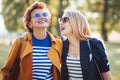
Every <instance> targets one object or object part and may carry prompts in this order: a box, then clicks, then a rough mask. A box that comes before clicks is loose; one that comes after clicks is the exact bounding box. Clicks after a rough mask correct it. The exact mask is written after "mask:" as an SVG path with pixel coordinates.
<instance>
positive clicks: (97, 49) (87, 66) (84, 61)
mask: <svg viewBox="0 0 120 80" xmlns="http://www.w3.org/2000/svg"><path fill="white" fill-rule="evenodd" d="M68 45H69V41H68V40H65V41H63V54H62V68H61V71H62V80H68V72H67V71H68V70H67V65H66V57H67V53H68V49H69V46H68ZM90 45H91V49H92V54H93V58H92V60H90V57H89V56H90V55H89V54H90V50H89V47H88V44H87V41H81V42H80V59H81V67H82V73H83V80H101V78H100V75H99V72H98V69H97V67H96V65H95V63H94V61H93V60H94V59H95V60H96V61H97V64H98V66H99V69H100V71H101V72H107V71H109V70H110V69H109V64H108V60H107V56H106V52H105V48H104V46H103V44H102V42H101V41H100V40H98V39H96V38H91V39H90Z"/></svg>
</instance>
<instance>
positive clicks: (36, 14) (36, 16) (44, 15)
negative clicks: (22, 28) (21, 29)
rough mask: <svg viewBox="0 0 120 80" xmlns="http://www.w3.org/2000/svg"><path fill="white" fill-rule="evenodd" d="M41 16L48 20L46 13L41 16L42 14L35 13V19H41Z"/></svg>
mask: <svg viewBox="0 0 120 80" xmlns="http://www.w3.org/2000/svg"><path fill="white" fill-rule="evenodd" d="M41 16H43V17H45V18H47V17H48V13H46V12H44V13H42V14H40V13H35V14H34V18H37V19H38V18H41Z"/></svg>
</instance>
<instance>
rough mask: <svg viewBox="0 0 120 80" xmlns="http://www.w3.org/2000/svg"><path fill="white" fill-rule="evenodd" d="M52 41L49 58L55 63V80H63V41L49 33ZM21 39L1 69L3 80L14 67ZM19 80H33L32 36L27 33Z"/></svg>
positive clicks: (15, 43)
mask: <svg viewBox="0 0 120 80" xmlns="http://www.w3.org/2000/svg"><path fill="white" fill-rule="evenodd" d="M48 35H49V36H50V39H51V43H52V45H51V48H50V50H49V51H48V57H49V59H50V60H51V61H52V63H53V76H54V80H61V75H60V65H61V54H62V41H61V40H60V39H59V38H58V37H55V36H53V35H52V34H51V33H49V32H48ZM19 43H20V38H17V39H16V40H15V41H14V43H13V45H12V47H11V49H10V54H9V56H8V59H7V61H6V64H5V66H4V67H3V68H2V69H1V74H2V80H5V79H3V78H4V76H5V74H6V72H7V70H8V69H9V68H10V67H11V66H12V65H13V63H14V60H15V57H16V52H17V50H18V47H19ZM18 80H32V34H31V33H27V34H25V35H24V36H23V47H22V52H21V54H20V72H19V77H18Z"/></svg>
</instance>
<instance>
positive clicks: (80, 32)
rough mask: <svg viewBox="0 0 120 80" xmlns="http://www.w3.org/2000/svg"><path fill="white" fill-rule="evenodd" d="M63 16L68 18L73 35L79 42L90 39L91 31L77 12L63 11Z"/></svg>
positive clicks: (85, 20)
mask: <svg viewBox="0 0 120 80" xmlns="http://www.w3.org/2000/svg"><path fill="white" fill-rule="evenodd" d="M64 14H65V15H66V16H67V17H69V20H70V24H71V28H72V32H73V35H75V36H76V37H77V38H78V39H79V40H86V39H87V38H90V37H91V30H90V27H89V24H88V21H87V19H86V17H85V16H84V15H83V14H82V13H80V12H79V11H78V10H64Z"/></svg>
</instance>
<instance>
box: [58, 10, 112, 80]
mask: <svg viewBox="0 0 120 80" xmlns="http://www.w3.org/2000/svg"><path fill="white" fill-rule="evenodd" d="M59 27H60V31H61V35H62V36H65V37H66V38H67V39H65V38H64V37H62V38H63V53H62V69H61V71H62V80H102V79H101V77H100V74H101V75H102V78H103V79H104V80H112V79H111V74H110V67H109V63H108V59H107V56H106V51H105V48H104V46H103V43H102V42H101V41H100V40H99V39H96V38H92V36H91V31H90V28H89V24H88V21H87V19H86V18H85V16H84V15H83V14H82V13H80V12H79V11H77V10H65V11H64V14H63V16H62V18H60V19H59ZM88 39H89V42H90V46H91V49H92V55H90V50H89V47H88V44H87V40H88ZM94 60H96V62H97V65H98V67H99V70H100V73H99V71H98V69H97V66H96V64H95V62H94Z"/></svg>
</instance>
